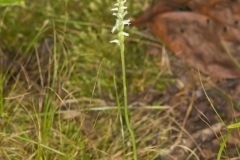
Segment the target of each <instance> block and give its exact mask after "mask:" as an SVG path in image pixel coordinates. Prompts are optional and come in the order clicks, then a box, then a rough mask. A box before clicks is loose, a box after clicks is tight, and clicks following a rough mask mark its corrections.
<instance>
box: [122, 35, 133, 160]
mask: <svg viewBox="0 0 240 160" xmlns="http://www.w3.org/2000/svg"><path fill="white" fill-rule="evenodd" d="M119 40H120V52H121V61H122V82H123V96H124V118H125V121H126V125H127V128H128V131H129V134H130V139H131V142H132V149H133V159H134V160H137V147H136V140H135V135H134V132H133V130H132V127H131V124H130V120H129V112H128V98H127V82H126V67H125V66H126V65H125V54H124V51H125V46H124V36H122V35H120V36H119Z"/></svg>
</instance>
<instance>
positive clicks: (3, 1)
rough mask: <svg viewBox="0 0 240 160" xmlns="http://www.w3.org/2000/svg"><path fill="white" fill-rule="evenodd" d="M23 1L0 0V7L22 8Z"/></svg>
mask: <svg viewBox="0 0 240 160" xmlns="http://www.w3.org/2000/svg"><path fill="white" fill-rule="evenodd" d="M24 4H25V3H24V0H0V6H16V5H17V6H24Z"/></svg>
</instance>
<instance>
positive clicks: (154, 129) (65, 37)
mask: <svg viewBox="0 0 240 160" xmlns="http://www.w3.org/2000/svg"><path fill="white" fill-rule="evenodd" d="M128 5H129V16H130V15H131V18H133V17H136V16H137V15H139V14H141V13H142V12H143V11H144V10H145V9H146V8H147V7H148V6H149V5H151V3H150V1H147V0H132V1H129V4H128ZM112 6H113V1H112V0H92V1H89V0H81V1H80V0H75V1H68V0H65V1H62V0H55V1H54V2H53V1H49V0H42V1H40V2H37V1H27V2H26V7H24V8H23V7H8V8H6V7H5V8H2V9H1V11H0V13H1V14H0V15H1V16H0V37H1V39H0V65H1V70H0V115H1V118H0V160H6V159H9V160H10V159H16V160H18V159H24V160H27V159H28V160H30V159H37V160H44V159H46V160H53V159H56V160H61V159H62V160H66V159H68V160H90V159H97V160H98V159H106V160H108V159H112V160H121V159H131V157H132V151H131V143H130V140H129V135H128V132H127V129H126V126H125V123H124V122H122V121H121V116H119V115H120V114H119V110H118V107H117V100H116V99H117V98H116V97H120V99H122V94H121V90H122V89H121V83H122V81H121V66H120V64H121V62H120V54H119V50H118V47H117V46H115V45H113V44H111V43H109V41H110V40H112V39H113V35H112V34H111V28H112V26H113V24H114V17H113V16H112V15H111V8H112ZM127 31H128V32H129V33H130V37H129V38H127V41H126V60H127V66H126V67H127V83H128V95H129V96H128V99H129V112H130V118H131V124H132V127H133V130H134V132H135V136H136V142H137V153H138V158H139V159H140V160H161V159H166V160H171V159H176V160H192V159H200V160H213V159H216V157H217V155H218V153H219V150H221V148H222V149H223V152H222V159H239V157H240V149H239V148H240V131H238V130H237V129H234V130H229V129H227V126H228V125H230V124H232V123H234V122H237V121H238V120H239V118H240V103H239V102H240V98H239V97H240V83H239V82H238V81H232V80H225V81H221V82H216V81H214V80H211V79H210V78H209V77H207V76H205V75H202V74H200V73H198V72H197V71H195V70H192V69H191V68H188V67H187V66H185V65H184V64H182V62H181V60H179V59H177V58H175V57H174V56H173V55H172V54H171V53H170V52H169V51H168V50H167V49H165V48H164V46H163V45H162V44H161V43H160V41H159V40H158V38H156V37H153V36H152V35H151V33H150V31H149V30H148V29H145V28H141V29H137V28H127ZM168 62H169V63H170V64H169V63H168ZM116 86H117V87H116ZM226 137H227V138H226ZM225 140H227V142H226V146H223V144H224V143H223V142H224V141H225ZM221 146H222V147H221Z"/></svg>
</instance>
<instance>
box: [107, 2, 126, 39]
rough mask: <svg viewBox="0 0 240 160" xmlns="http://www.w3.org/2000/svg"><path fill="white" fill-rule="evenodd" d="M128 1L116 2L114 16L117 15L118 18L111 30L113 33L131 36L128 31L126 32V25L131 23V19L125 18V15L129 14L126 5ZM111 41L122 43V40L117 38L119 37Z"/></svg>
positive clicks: (113, 10)
mask: <svg viewBox="0 0 240 160" xmlns="http://www.w3.org/2000/svg"><path fill="white" fill-rule="evenodd" d="M126 2H127V1H126V0H117V3H115V4H114V8H113V9H112V12H113V16H116V17H117V18H116V22H115V25H114V26H113V28H112V31H111V32H112V33H115V32H117V33H118V36H123V37H127V36H129V34H128V33H126V32H124V26H129V25H130V20H129V19H124V18H125V16H126V15H127V14H128V12H127V6H125V4H126ZM119 39H121V38H119ZM110 42H111V43H116V44H120V40H117V39H115V40H112V41H110Z"/></svg>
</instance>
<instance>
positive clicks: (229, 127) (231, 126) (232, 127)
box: [227, 122, 240, 129]
mask: <svg viewBox="0 0 240 160" xmlns="http://www.w3.org/2000/svg"><path fill="white" fill-rule="evenodd" d="M227 128H228V129H234V128H240V122H237V123H234V124H231V125H229V126H228V127H227Z"/></svg>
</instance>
